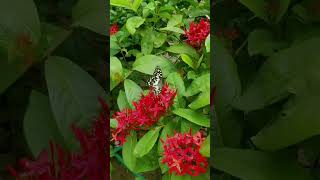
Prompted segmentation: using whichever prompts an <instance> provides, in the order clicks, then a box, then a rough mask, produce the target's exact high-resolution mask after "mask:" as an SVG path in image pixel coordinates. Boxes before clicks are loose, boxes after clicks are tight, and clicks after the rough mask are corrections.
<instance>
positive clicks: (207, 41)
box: [205, 34, 211, 52]
mask: <svg viewBox="0 0 320 180" xmlns="http://www.w3.org/2000/svg"><path fill="white" fill-rule="evenodd" d="M210 40H211V39H210V34H209V36H207V38H206V41H205V46H206V51H207V52H210Z"/></svg>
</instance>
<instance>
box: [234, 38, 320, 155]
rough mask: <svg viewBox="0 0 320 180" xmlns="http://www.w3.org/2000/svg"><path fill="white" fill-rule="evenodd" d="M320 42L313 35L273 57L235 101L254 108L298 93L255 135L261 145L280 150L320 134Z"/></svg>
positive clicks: (251, 109) (237, 105) (237, 104)
mask: <svg viewBox="0 0 320 180" xmlns="http://www.w3.org/2000/svg"><path fill="white" fill-rule="evenodd" d="M319 43H320V38H312V39H309V40H306V41H304V42H302V43H299V44H297V45H294V46H293V47H291V48H288V49H285V50H282V51H280V52H279V53H277V54H275V55H274V56H272V57H270V58H269V59H268V60H267V61H266V63H265V64H264V65H263V66H262V67H261V69H260V71H259V72H258V73H257V75H256V78H255V80H254V81H253V82H252V83H251V84H250V86H249V87H248V88H247V90H246V91H245V92H244V93H243V95H242V96H241V97H240V98H239V101H237V102H236V103H234V104H235V105H236V107H238V108H240V109H241V110H244V111H253V110H257V109H261V108H264V107H266V106H268V105H270V104H272V103H274V102H277V101H280V100H282V99H284V98H286V97H288V96H289V95H290V94H294V95H295V96H294V97H292V98H290V99H289V100H288V102H287V103H286V104H285V105H284V107H283V109H281V112H279V114H277V115H276V116H275V119H273V121H272V123H270V124H269V125H268V126H266V127H265V128H264V129H262V130H261V131H260V132H259V133H258V134H257V135H256V136H255V137H253V141H254V143H255V145H256V146H258V147H259V148H261V149H267V150H277V149H281V148H285V147H287V146H290V145H293V144H296V143H298V142H300V141H302V140H305V139H307V138H310V137H312V136H314V135H318V134H320V131H319V130H320V123H319V121H318V119H319V118H320V113H319V111H318V109H317V105H316V104H317V102H318V101H319V100H320V96H319V95H318V92H319V90H320V86H319V83H318V82H319V77H320V75H319V71H318V68H317V67H318V66H320V64H319V62H320V61H319V59H320V56H319V50H318V48H316V47H317V44H319ZM301 59H304V61H301ZM301 67H303V68H301ZM283 129H286V131H284V130H283ZM291 132H294V133H291Z"/></svg>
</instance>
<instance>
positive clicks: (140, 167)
mask: <svg viewBox="0 0 320 180" xmlns="http://www.w3.org/2000/svg"><path fill="white" fill-rule="evenodd" d="M158 158H159V155H158V154H157V148H156V146H153V148H152V149H151V150H150V151H149V153H148V154H146V155H144V156H143V157H141V158H137V162H138V163H137V164H136V168H135V172H137V173H142V172H149V171H154V170H156V169H158V168H159V162H158Z"/></svg>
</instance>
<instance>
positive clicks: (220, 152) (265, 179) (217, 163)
mask: <svg viewBox="0 0 320 180" xmlns="http://www.w3.org/2000/svg"><path fill="white" fill-rule="evenodd" d="M212 156H213V157H215V158H214V163H213V166H214V167H215V168H216V169H218V170H220V171H224V172H227V173H229V174H231V175H232V176H235V177H237V178H240V179H246V180H270V179H290V180H311V179H313V178H312V177H311V176H310V174H309V172H308V171H307V170H305V169H303V168H302V167H300V166H298V165H297V163H296V162H295V160H290V159H288V158H285V157H283V155H279V154H271V153H264V152H260V151H253V150H242V149H231V148H216V149H215V150H214V151H213V155H212ZM244 162H250V163H244ZM280 169H281V171H279V170H280Z"/></svg>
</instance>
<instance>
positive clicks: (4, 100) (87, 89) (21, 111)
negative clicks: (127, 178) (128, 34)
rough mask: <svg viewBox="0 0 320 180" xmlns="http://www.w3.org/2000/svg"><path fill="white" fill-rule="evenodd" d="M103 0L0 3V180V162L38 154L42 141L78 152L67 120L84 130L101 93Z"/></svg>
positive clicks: (43, 146) (45, 146) (0, 166)
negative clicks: (4, 131) (5, 145)
mask: <svg viewBox="0 0 320 180" xmlns="http://www.w3.org/2000/svg"><path fill="white" fill-rule="evenodd" d="M102 3H106V1H99V0H96V1H91V0H79V1H72V0H66V1H63V2H61V1H38V0H35V1H33V0H26V1H18V0H3V1H1V2H0V15H1V16H0V27H1V28H0V59H1V60H0V75H1V78H0V94H1V99H0V106H1V110H0V115H1V120H0V121H1V123H0V136H1V137H3V138H0V144H8V146H7V147H6V148H3V146H0V151H1V154H0V156H1V158H0V177H1V178H0V179H2V171H3V170H4V166H7V165H8V164H12V165H14V163H15V160H18V159H20V158H22V156H24V157H27V158H29V157H30V156H33V157H37V156H38V155H39V153H40V152H41V151H42V150H44V149H47V150H49V149H48V147H49V141H52V142H53V143H56V144H59V145H60V146H62V147H63V148H64V149H65V150H77V151H78V150H79V148H78V147H79V144H78V142H77V141H76V140H75V137H74V135H73V133H72V129H71V125H73V124H74V125H76V126H79V127H83V128H86V129H87V128H89V127H90V126H91V124H92V121H93V120H94V119H95V118H96V117H97V115H98V113H99V111H100V110H101V108H100V104H99V101H98V97H101V98H103V99H106V91H105V90H104V89H103V88H102V86H101V84H103V86H105V85H106V79H104V77H103V75H101V70H100V69H98V68H97V67H100V66H102V65H101V64H103V63H105V58H106V57H104V55H103V54H104V52H105V48H106V45H105V44H106V43H105V42H106V35H107V31H106V29H107V28H106V17H107V14H106V11H105V7H106V4H102ZM48 9H50V11H47V10H48ZM58 13H59V14H58ZM84 49H85V51H83V50H84ZM93 54H94V55H93ZM104 65H105V64H104ZM103 67H105V66H103ZM103 71H105V69H103ZM116 71H119V70H118V69H116ZM122 71H123V74H122V75H123V76H125V75H126V73H127V72H126V71H125V69H123V70H122ZM92 75H94V77H95V78H93V77H92ZM123 79H124V78H123ZM114 126H116V125H114ZM3 129H7V130H6V133H7V134H10V136H8V137H7V136H5V134H6V133H2V130H3ZM6 139H10V141H11V142H12V143H8V142H6ZM26 145H27V146H26ZM2 153H3V154H2ZM6 153H8V154H6ZM5 155H6V156H8V157H4V156H5ZM10 159H13V160H14V161H13V160H10ZM9 160H10V161H9ZM5 172H6V173H7V171H5Z"/></svg>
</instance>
